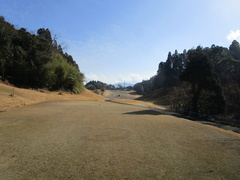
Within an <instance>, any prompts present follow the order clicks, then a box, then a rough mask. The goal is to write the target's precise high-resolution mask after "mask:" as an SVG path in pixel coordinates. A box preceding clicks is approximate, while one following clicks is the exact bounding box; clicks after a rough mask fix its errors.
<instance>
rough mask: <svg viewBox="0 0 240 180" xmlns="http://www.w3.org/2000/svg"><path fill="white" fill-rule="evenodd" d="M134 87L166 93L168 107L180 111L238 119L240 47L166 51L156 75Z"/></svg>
mask: <svg viewBox="0 0 240 180" xmlns="http://www.w3.org/2000/svg"><path fill="white" fill-rule="evenodd" d="M134 89H135V90H136V91H137V92H138V93H139V94H143V95H145V96H148V97H149V96H151V94H154V95H155V97H156V94H157V92H158V91H159V96H161V94H164V95H166V94H168V96H169V100H170V107H171V109H173V110H177V111H179V112H182V113H187V114H190V113H195V114H196V115H206V114H207V115H220V116H223V115H225V116H227V117H229V118H235V119H240V111H239V109H240V46H239V43H238V42H237V41H236V40H234V41H233V42H232V44H231V45H230V47H229V49H228V48H225V47H221V46H215V45H212V46H211V47H210V48H209V47H206V48H203V47H201V46H198V47H197V48H193V49H190V50H188V51H186V50H184V51H183V53H178V52H177V50H176V51H175V53H174V54H171V52H169V54H168V57H167V60H166V61H165V62H160V64H159V67H158V71H157V75H156V76H154V77H152V78H151V79H150V80H145V81H142V82H141V83H137V84H136V85H135V86H134Z"/></svg>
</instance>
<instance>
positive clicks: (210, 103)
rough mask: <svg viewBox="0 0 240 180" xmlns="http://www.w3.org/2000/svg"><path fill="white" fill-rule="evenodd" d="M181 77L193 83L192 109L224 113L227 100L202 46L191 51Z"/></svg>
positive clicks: (194, 110)
mask: <svg viewBox="0 0 240 180" xmlns="http://www.w3.org/2000/svg"><path fill="white" fill-rule="evenodd" d="M180 79H181V80H182V81H185V82H188V83H190V85H191V94H192V96H193V97H192V99H191V109H190V110H191V111H193V112H197V113H198V112H202V113H210V114H219V113H224V108H225V102H224V97H223V94H222V87H221V85H220V81H219V78H218V75H217V74H216V73H215V72H214V71H213V66H212V64H211V61H210V59H209V58H208V56H207V55H206V54H204V52H203V51H202V50H201V49H200V48H199V49H196V50H191V51H189V53H188V62H187V63H186V69H184V71H183V72H182V74H181V75H180Z"/></svg>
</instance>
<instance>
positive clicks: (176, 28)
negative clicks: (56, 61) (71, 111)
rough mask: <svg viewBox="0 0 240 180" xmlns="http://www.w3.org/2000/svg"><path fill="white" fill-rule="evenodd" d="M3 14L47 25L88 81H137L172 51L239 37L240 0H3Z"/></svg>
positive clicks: (26, 24)
mask: <svg viewBox="0 0 240 180" xmlns="http://www.w3.org/2000/svg"><path fill="white" fill-rule="evenodd" d="M0 15H2V16H4V17H5V20H6V21H8V22H10V23H12V24H14V25H16V28H21V27H23V28H26V29H27V30H28V31H30V32H33V33H36V32H37V30H38V29H39V28H48V29H49V30H50V31H51V32H52V34H55V35H57V37H58V42H59V43H61V44H62V46H63V47H65V50H64V51H66V52H67V53H68V54H70V55H72V56H73V58H74V60H75V61H76V62H77V63H78V65H79V67H80V70H81V72H83V73H84V74H85V77H86V81H89V80H100V81H103V82H106V83H112V84H113V83H118V82H123V81H126V82H129V83H136V82H140V81H142V80H143V79H149V78H150V77H151V76H153V75H155V74H156V71H157V69H158V64H159V62H161V61H165V60H166V58H167V54H168V52H169V51H171V52H174V51H175V49H177V50H178V52H182V51H183V50H184V49H187V50H188V49H190V48H192V47H197V46H198V45H201V46H203V47H210V46H211V45H212V44H215V45H221V46H224V47H229V45H230V44H231V42H232V41H233V39H237V40H238V41H240V0H0Z"/></svg>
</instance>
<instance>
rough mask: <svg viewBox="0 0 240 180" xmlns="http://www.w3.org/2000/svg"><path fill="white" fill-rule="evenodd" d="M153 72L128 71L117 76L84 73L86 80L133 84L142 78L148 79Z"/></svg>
mask: <svg viewBox="0 0 240 180" xmlns="http://www.w3.org/2000/svg"><path fill="white" fill-rule="evenodd" d="M154 74H155V73H154V72H151V73H148V74H144V75H143V74H137V73H129V74H124V75H123V74H119V75H117V76H106V75H98V74H94V73H90V74H86V75H85V76H86V82H88V81H91V80H95V81H96V80H98V81H102V82H104V83H107V84H117V83H123V82H126V83H131V84H135V83H137V82H141V81H142V80H148V79H149V78H150V77H152V76H153V75H154Z"/></svg>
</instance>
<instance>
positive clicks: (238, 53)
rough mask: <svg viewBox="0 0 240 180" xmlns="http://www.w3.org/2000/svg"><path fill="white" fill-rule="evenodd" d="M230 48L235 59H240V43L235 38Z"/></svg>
mask: <svg viewBox="0 0 240 180" xmlns="http://www.w3.org/2000/svg"><path fill="white" fill-rule="evenodd" d="M229 50H230V52H231V54H232V56H233V58H234V59H237V60H240V45H239V43H238V42H237V41H236V40H234V41H233V42H232V44H231V45H230V47H229Z"/></svg>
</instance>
